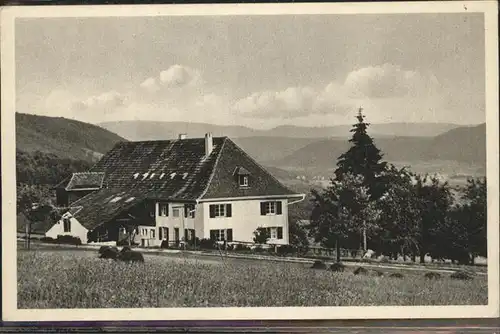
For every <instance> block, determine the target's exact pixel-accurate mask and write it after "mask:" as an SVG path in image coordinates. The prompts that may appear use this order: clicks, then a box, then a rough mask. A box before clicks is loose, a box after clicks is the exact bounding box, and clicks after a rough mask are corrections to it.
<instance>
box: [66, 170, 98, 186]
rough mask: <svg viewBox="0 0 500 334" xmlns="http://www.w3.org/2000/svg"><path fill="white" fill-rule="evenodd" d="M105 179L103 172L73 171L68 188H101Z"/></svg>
mask: <svg viewBox="0 0 500 334" xmlns="http://www.w3.org/2000/svg"><path fill="white" fill-rule="evenodd" d="M103 181H104V173H102V172H100V173H99V172H84V173H73V176H72V177H71V179H70V180H69V183H68V185H67V186H66V190H78V189H100V188H101V187H102V184H103Z"/></svg>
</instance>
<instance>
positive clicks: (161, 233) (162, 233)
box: [158, 227, 168, 240]
mask: <svg viewBox="0 0 500 334" xmlns="http://www.w3.org/2000/svg"><path fill="white" fill-rule="evenodd" d="M158 237H159V239H160V240H168V227H159V228H158Z"/></svg>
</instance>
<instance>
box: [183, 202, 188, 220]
mask: <svg viewBox="0 0 500 334" xmlns="http://www.w3.org/2000/svg"><path fill="white" fill-rule="evenodd" d="M188 212H189V206H188V205H187V204H184V218H187V217H188Z"/></svg>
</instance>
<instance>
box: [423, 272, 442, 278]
mask: <svg viewBox="0 0 500 334" xmlns="http://www.w3.org/2000/svg"><path fill="white" fill-rule="evenodd" d="M424 277H425V278H427V279H440V278H441V275H440V274H439V273H434V272H429V273H425V275H424Z"/></svg>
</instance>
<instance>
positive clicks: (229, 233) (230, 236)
mask: <svg viewBox="0 0 500 334" xmlns="http://www.w3.org/2000/svg"><path fill="white" fill-rule="evenodd" d="M226 240H227V241H228V242H232V241H233V229H232V228H228V229H227V231H226Z"/></svg>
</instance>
